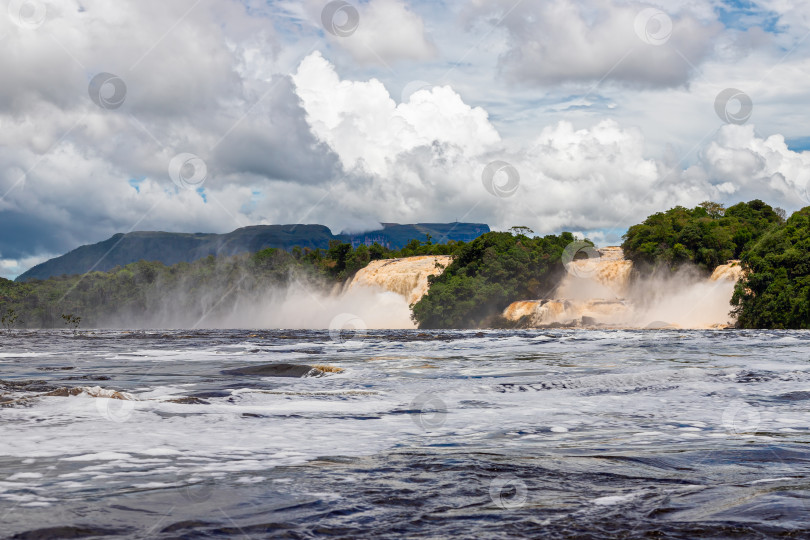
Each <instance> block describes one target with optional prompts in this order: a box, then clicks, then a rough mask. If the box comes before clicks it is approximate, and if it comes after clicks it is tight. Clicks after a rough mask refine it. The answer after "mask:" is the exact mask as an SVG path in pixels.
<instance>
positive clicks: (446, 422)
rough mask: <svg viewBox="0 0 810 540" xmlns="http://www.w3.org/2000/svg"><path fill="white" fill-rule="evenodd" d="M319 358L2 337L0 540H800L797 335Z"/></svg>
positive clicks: (575, 337)
mask: <svg viewBox="0 0 810 540" xmlns="http://www.w3.org/2000/svg"><path fill="white" fill-rule="evenodd" d="M333 338H334V336H330V334H329V333H328V332H325V331H290V330H288V331H173V332H163V331H155V332H140V331H139V332H121V331H97V332H92V331H90V332H84V333H81V334H79V335H76V336H74V335H72V334H71V333H69V332H56V331H53V332H51V331H38V332H19V333H16V334H13V335H10V336H8V335H4V336H2V337H0V345H1V346H2V348H1V349H0V379H2V381H0V396H1V397H0V401H2V402H4V403H3V406H2V407H1V408H0V524H1V525H0V536H2V537H10V538H54V537H57V538H58V537H73V538H76V537H94V538H95V537H107V536H109V537H118V538H189V537H202V538H226V537H227V538H230V537H246V538H267V537H287V538H311V537H316V536H332V537H336V538H376V537H415V536H431V537H463V538H506V537H511V536H529V537H547V538H555V537H559V538H570V537H577V538H604V537H645V536H656V537H665V538H695V537H698V536H701V537H717V538H727V537H767V536H777V535H784V536H791V537H807V536H808V535H810V477H809V475H810V444H808V443H810V429H808V428H809V427H810V333H806V332H791V331H734V330H716V331H676V330H662V331H626V330H612V331H599V330H531V331H484V332H476V331H447V332H443V331H442V332H438V331H437V332H423V331H392V330H380V331H367V332H364V333H363V334H362V335H357V336H348V338H350V339H348V341H344V339H343V338H338V339H333ZM281 363H286V364H296V365H316V364H317V365H328V366H334V367H338V368H342V369H343V371H341V372H336V373H332V372H327V373H319V372H315V371H313V372H311V373H310V375H312V376H304V377H296V376H283V377H282V376H276V375H296V374H297V375H300V374H301V373H302V370H301V369H295V368H284V369H278V370H276V371H274V370H273V368H265V369H264V371H263V372H262V370H259V371H260V373H252V374H250V373H249V374H242V375H240V374H238V370H239V368H247V367H254V368H255V367H258V366H267V365H276V364H281ZM232 370H237V372H236V373H235V372H233V371H232ZM224 371H228V373H223V372H224ZM306 371H307V369H306V368H304V369H303V372H304V373H305V372H306ZM314 375H320V376H314ZM113 391H115V392H118V393H117V394H115V393H113ZM49 394H50V395H49ZM104 396H113V397H114V398H126V399H110V398H109V397H104ZM656 531H660V533H658V532H656Z"/></svg>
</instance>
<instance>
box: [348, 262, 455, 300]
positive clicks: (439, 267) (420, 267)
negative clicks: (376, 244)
mask: <svg viewBox="0 0 810 540" xmlns="http://www.w3.org/2000/svg"><path fill="white" fill-rule="evenodd" d="M451 261H452V257H450V256H448V255H422V256H416V257H405V258H401V259H382V260H379V261H371V262H370V263H369V264H368V266H366V267H365V268H363V269H361V270H359V271H358V272H357V274H356V275H355V276H354V279H353V280H352V281H351V283H350V284H349V287H348V291H352V290H357V289H361V288H372V289H373V288H377V289H383V290H386V291H390V292H395V293H397V294H399V295H401V296H403V297H404V298H405V300H406V301H407V302H408V305H413V304H415V303H416V302H418V301H419V300H420V299H421V298H422V297H423V296H424V295H425V293H426V292H427V290H428V276H432V275H436V274H441V273H442V272H443V271H444V269H445V268H446V267H447V265H449V264H450V262H451Z"/></svg>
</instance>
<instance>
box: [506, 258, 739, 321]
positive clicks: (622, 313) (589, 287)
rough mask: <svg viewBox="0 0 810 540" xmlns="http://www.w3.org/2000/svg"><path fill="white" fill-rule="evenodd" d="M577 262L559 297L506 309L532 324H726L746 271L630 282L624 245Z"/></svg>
mask: <svg viewBox="0 0 810 540" xmlns="http://www.w3.org/2000/svg"><path fill="white" fill-rule="evenodd" d="M597 251H598V253H599V257H593V258H588V259H581V260H576V261H572V262H571V263H570V265H569V267H568V273H567V274H566V276H565V277H564V278H563V280H562V282H561V283H560V286H559V287H558V288H557V291H556V292H555V295H554V298H549V299H538V300H522V301H519V302H514V303H513V304H511V305H510V306H508V307H507V308H506V310H504V312H503V317H504V318H506V319H508V320H510V321H520V320H521V319H522V322H523V323H525V324H527V325H528V326H530V327H543V326H580V327H594V326H601V327H615V328H647V327H650V325H651V324H652V325H654V326H656V327H661V325H662V323H663V322H664V321H665V322H666V324H664V326H668V327H674V328H722V327H727V326H729V325H731V324H732V321H731V320H730V319H731V317H730V316H729V311H730V309H731V306H730V305H729V301H730V300H731V295H732V293H733V291H734V285H735V283H736V282H737V280H738V279H739V278H740V277H741V276H742V267H741V266H740V262H739V261H728V262H727V263H726V264H723V265H720V266H718V267H717V268H716V269H715V270H714V272H713V273H712V275H711V277H710V278H709V279H702V278H695V276H694V274H693V273H689V272H680V273H676V274H674V275H671V276H667V277H665V278H660V277H656V278H644V279H639V280H637V281H634V282H632V283H631V281H630V274H631V272H632V269H633V263H632V261H628V260H626V259H625V258H624V253H623V251H622V249H621V248H620V247H606V248H601V249H599V250H597Z"/></svg>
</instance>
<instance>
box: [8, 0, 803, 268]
mask: <svg viewBox="0 0 810 540" xmlns="http://www.w3.org/2000/svg"><path fill="white" fill-rule="evenodd" d="M765 3H767V2H765V0H762V2H760V4H763V5H764V4H765ZM771 3H772V4H773V6H771V8H772V9H773V10H778V16H779V19H778V20H780V21H787V19H788V18H790V17H793V20H792V21H791V24H790V25H787V26H785V28H788V30H789V32H787V33H786V34H785V35H779V36H774V34H773V33H772V32H767V31H766V30H762V31H754V30H751V29H748V30H745V31H742V30H739V29H736V30H734V32H736V34H733V33H727V34H726V35H724V38H723V39H724V40H725V41H723V43H722V44H721V45H720V48H723V47H725V49H723V50H720V51H719V52H718V51H715V53H712V52H711V51H712V48H711V47H712V39H713V36H714V32H715V31H716V26H715V25H716V24H717V23H716V20H717V15H716V10H715V6H714V4H713V3H712V2H710V1H709V0H690V1H688V2H678V3H671V4H669V3H668V4H667V5H666V6H665V8H666V9H667V10H669V9H671V10H672V12H671V13H670V16H671V19H672V21H673V31H672V35H671V37H669V39H668V40H667V41H666V43H664V44H661V45H658V46H656V45H651V44H649V43H644V42H643V41H642V40H640V39H639V38H638V35H637V34H636V30H635V28H634V24H635V22H636V21H635V16H636V14H637V13H638V12H639V10H641V9H642V8H644V7H648V6H643V5H636V4H628V3H619V1H618V0H615V1H613V2H608V1H606V0H582V1H580V2H563V1H562V0H553V1H551V2H523V3H520V4H518V6H517V7H515V10H514V11H512V12H511V13H509V15H508V16H507V17H506V18H505V19H504V21H503V24H502V25H500V26H499V25H494V26H493V23H496V22H497V21H498V20H499V18H500V17H502V16H503V15H504V14H506V12H507V11H508V9H509V8H511V7H512V6H513V4H509V5H507V4H506V3H505V2H501V1H500V0H476V1H474V2H472V3H471V4H463V5H461V4H431V5H427V4H424V3H420V4H415V5H409V4H406V3H405V2H404V1H401V0H371V1H370V2H357V3H355V4H353V5H354V6H355V7H356V9H358V13H359V16H360V21H359V26H358V28H357V30H356V32H354V33H353V34H352V35H350V36H345V37H338V36H335V35H332V34H330V33H329V32H326V31H324V29H323V27H322V26H321V21H320V13H321V10H322V9H323V7H324V4H325V3H324V2H315V1H314V0H311V1H310V0H307V1H306V2H303V3H289V2H286V3H285V2H281V3H271V4H268V3H264V2H254V1H252V0H251V1H248V2H243V1H241V0H226V1H223V0H201V1H199V2H196V0H182V1H180V0H178V1H177V2H171V3H169V4H165V3H161V2H158V0H139V1H134V0H122V1H121V2H118V3H116V4H115V5H113V4H110V3H109V2H104V1H102V0H82V2H81V3H80V2H78V1H77V0H66V1H65V2H61V3H47V4H45V5H46V6H47V16H46V17H45V19H44V21H42V24H41V25H39V26H37V25H28V26H29V27H26V25H22V26H21V25H19V24H16V23H15V22H14V21H13V20H12V18H9V17H7V16H6V14H5V13H0V40H2V44H3V47H4V53H3V55H0V70H2V72H3V73H4V80H3V84H2V85H0V126H1V127H2V129H0V227H2V228H3V230H5V231H10V232H9V233H8V234H5V235H2V236H0V272H1V273H4V274H5V275H14V273H16V272H17V269H19V268H22V267H23V266H25V265H26V264H28V263H32V261H36V262H39V259H40V258H41V257H43V256H47V255H51V254H59V253H63V252H65V251H67V250H69V249H73V248H75V247H77V246H78V245H80V244H84V243H90V242H96V241H99V240H102V239H105V238H107V237H109V236H110V235H112V234H113V233H115V232H126V231H129V230H168V231H208V232H225V231H229V230H232V229H234V228H236V227H240V226H247V225H253V224H268V223H299V222H300V223H322V224H325V225H327V226H329V227H331V228H332V229H333V230H335V232H338V231H340V230H343V229H349V230H353V231H358V230H362V229H367V228H373V227H376V226H378V224H379V223H380V222H387V221H399V222H415V221H451V220H454V219H458V220H466V221H481V222H485V223H488V224H490V225H491V226H493V227H496V228H507V227H509V226H512V225H516V224H520V225H527V226H530V227H532V228H533V229H534V230H535V231H537V232H538V233H543V234H546V233H552V232H558V231H559V230H561V229H571V230H575V231H581V232H583V233H585V234H592V235H593V236H594V237H596V238H604V237H605V235H606V233H605V232H604V231H605V230H608V229H616V230H618V231H619V232H618V234H621V228H622V227H626V226H627V225H629V224H632V223H635V222H637V221H639V220H640V219H643V218H644V217H645V216H646V215H648V214H649V213H651V212H654V211H659V210H662V209H665V208H669V207H671V206H673V205H675V204H684V205H693V204H697V203H699V202H700V201H702V200H705V199H718V200H720V201H722V202H737V201H738V200H743V199H750V198H754V197H758V198H762V199H764V200H766V201H769V202H774V203H775V204H782V205H783V206H785V207H786V208H788V209H792V208H796V207H798V206H802V205H804V204H805V201H806V200H807V199H806V198H805V196H806V191H807V190H806V184H807V173H806V172H805V171H807V170H808V169H810V167H808V165H810V163H808V154H807V153H806V152H805V153H798V152H794V151H791V150H790V149H789V147H788V146H787V145H786V143H785V139H784V137H782V136H781V135H778V134H777V135H774V133H785V134H786V135H788V136H789V137H791V138H797V137H802V136H804V135H806V134H805V132H804V128H803V126H804V125H805V124H806V122H802V119H803V116H802V114H803V113H802V111H803V110H804V109H806V107H803V104H804V101H805V99H804V96H805V94H806V91H804V90H806V87H807V86H808V84H810V78H807V77H803V76H802V73H804V72H806V71H807V70H806V69H804V68H805V67H806V64H807V58H806V55H805V54H803V52H802V48H801V47H800V48H797V49H795V50H794V49H791V51H792V52H791V53H790V54H789V55H787V56H785V55H784V51H776V49H775V47H776V46H785V45H786V44H791V43H793V44H795V43H796V42H797V40H796V39H794V38H795V36H796V35H798V34H797V28H799V27H800V24H799V23H800V21H801V20H802V19H801V15H802V13H804V12H795V11H791V10H790V9H789V7H785V5H782V4H779V3H776V2H771ZM661 5H663V4H662V3H661ZM417 10H418V14H417ZM763 10H765V8H764V7H763ZM763 12H764V11H763ZM423 17H424V19H423ZM464 20H466V21H468V22H470V24H471V25H472V26H470V27H467V28H466V30H465V28H463V27H462V25H460V24H459V21H464ZM17 22H19V21H17ZM30 26H33V27H30ZM448 29H450V30H452V31H451V32H447V30H448ZM763 32H764V34H763ZM732 34H733V35H732ZM448 35H450V36H451V38H448V37H447V36H448ZM749 38H750V39H749ZM463 39H469V40H471V42H469V43H466V42H465V43H455V41H456V40H459V41H463ZM434 40H435V41H436V43H438V45H434V43H433V41H434ZM448 40H452V41H454V43H452V44H451V45H452V47H449V50H450V51H451V52H450V53H448V52H447V50H448V44H449V42H448ZM780 40H781V41H780ZM791 40H792V41H791ZM775 43H776V44H781V45H774V44H775ZM312 51H316V52H312ZM628 51H629V53H628ZM775 51H776V52H775ZM625 53H627V56H626V58H624V57H623V56H622V55H625ZM777 53H778V54H779V55H781V56H778V57H777V56H773V55H775V54H777ZM442 54H445V56H442ZM673 54H674V55H676V56H677V58H674V59H673V57H671V56H672V55H673ZM681 54H682V55H683V56H684V57H685V58H686V59H687V60H689V61H690V62H691V63H692V65H694V66H695V67H697V68H698V69H699V70H702V74H701V76H700V77H699V78H696V79H695V80H693V81H692V82H691V83H690V84H688V85H682V84H681V83H683V82H684V81H686V80H687V78H688V76H689V75H690V69H691V67H689V62H686V61H685V60H684V58H681V56H680V55H681ZM707 55H709V56H711V60H709V61H703V63H701V61H702V60H704V59H705V58H707ZM782 56H784V58H782ZM622 58H624V59H623V60H622V61H621V62H619V63H618V64H616V65H615V67H614V63H616V61H617V60H619V59H622ZM775 58H776V60H774V59H775ZM777 60H778V61H777ZM448 63H451V64H450V65H451V66H452V67H451V68H450V69H449V70H448V69H447V65H448ZM392 66H393V67H395V68H396V72H394V71H392V69H389V68H391V67H392ZM498 66H500V69H501V70H502V72H503V73H506V74H507V75H508V78H506V77H502V76H498V72H497V70H498ZM611 67H614V69H613V70H612V71H610V73H609V74H608V77H607V78H608V79H609V80H614V81H616V82H617V83H620V84H619V85H612V86H611V85H604V86H605V87H604V88H603V86H599V88H598V89H597V90H596V91H594V92H593V93H592V94H591V95H588V96H584V97H583V96H581V95H580V96H576V95H574V96H572V95H571V92H570V91H569V90H570V88H571V84H570V83H572V82H577V81H580V82H585V84H587V85H589V86H590V85H594V84H595V83H596V82H598V80H599V78H601V77H602V76H603V75H604V74H605V71H606V70H608V69H609V68H611ZM428 68H429V69H431V70H433V71H432V72H431V73H433V74H436V73H437V70H439V71H440V72H444V73H445V75H444V76H442V75H441V73H438V74H437V75H436V76H435V77H433V76H431V73H423V72H422V69H428ZM771 68H772V69H771ZM100 72H109V73H112V74H114V75H116V76H118V77H120V79H121V80H122V81H123V82H124V83H125V84H126V90H127V93H126V99H125V100H124V101H123V103H122V104H121V106H120V107H119V108H115V109H105V108H102V107H100V106H99V105H98V104H97V103H94V101H93V99H91V98H90V95H89V89H88V83H89V82H90V81H91V79H93V77H94V76H95V75H96V74H98V73H100ZM764 72H767V78H766V80H764V81H759V79H762V78H763V76H762V73H764ZM787 79H790V82H791V84H781V83H780V84H775V83H779V81H783V80H787ZM419 80H433V81H434V82H435V83H438V84H437V85H435V86H432V85H426V86H422V85H421V84H415V83H414V84H412V85H411V86H410V87H408V86H407V85H405V82H406V81H419ZM514 81H519V82H522V83H528V84H527V85H513V84H511V82H514ZM758 81H759V82H758ZM538 84H540V85H545V86H546V87H550V88H551V87H553V94H546V93H543V95H542V96H539V97H538V96H537V95H536V94H537V92H538V90H537V85H538ZM403 85H405V86H406V88H407V91H404V92H403V90H402V88H403ZM673 85H679V86H677V87H673V88H668V89H666V88H664V89H662V88H661V87H666V86H673ZM608 86H609V87H610V90H608V88H607V87H608ZM729 86H734V87H738V88H742V89H744V90H746V91H747V92H749V93H750V94H751V95H752V97H753V98H754V102H755V114H754V116H753V117H752V119H751V121H752V122H753V121H756V122H757V125H758V126H759V128H760V129H761V130H762V131H763V133H767V135H760V134H759V133H757V131H756V130H755V129H754V128H753V127H750V126H748V127H746V126H743V127H740V126H727V127H724V128H722V129H720V130H719V131H717V132H716V133H714V135H712V133H713V130H716V129H717V126H718V125H720V119H718V118H717V117H716V115H715V114H714V111H713V109H712V104H713V99H714V96H715V95H716V94H717V92H718V91H719V89H722V88H726V87H729ZM107 90H109V88H108V89H107ZM414 90H415V91H414ZM542 92H545V89H543V90H542ZM611 92H612V95H611ZM403 94H404V96H403ZM392 96H395V97H396V98H395V97H392ZM400 96H403V97H402V98H400ZM555 96H559V99H557V97H555ZM108 97H109V96H108ZM97 101H98V100H97ZM557 103H563V104H568V105H566V106H562V105H559V106H557V105H555V104H557ZM571 104H574V106H571ZM594 104H597V105H598V104H602V105H604V106H600V107H596V106H594ZM786 111H788V112H789V114H786V113H785V112H786ZM505 117H508V118H505ZM514 125H518V126H519V129H518V130H517V131H511V132H510V131H509V128H510V127H512V126H514ZM667 144H673V146H678V147H679V148H683V149H685V148H690V147H694V148H695V151H692V152H691V153H690V155H691V156H696V157H690V158H689V162H688V168H687V169H686V170H684V167H685V165H684V164H683V163H681V162H680V161H678V159H674V158H673V159H669V158H665V157H664V158H662V157H661V156H662V155H664V156H666V155H667V154H666V153H665V152H663V151H662V148H663V147H664V146H665V145H667ZM180 153H191V154H195V155H197V156H199V157H200V158H201V159H202V160H203V161H204V162H205V165H206V170H207V177H206V179H205V182H204V183H203V184H202V186H201V188H200V189H197V190H187V189H181V188H180V187H178V186H177V185H175V183H173V182H172V180H171V179H170V177H169V173H168V165H169V163H170V162H171V160H172V159H173V158H174V157H175V156H176V155H178V154H180ZM673 153H674V154H675V155H677V156H680V155H681V154H682V152H681V151H680V150H678V151H673ZM495 161H502V162H506V163H509V164H510V165H511V166H512V167H514V170H515V171H517V173H518V174H519V177H520V181H519V182H520V183H519V186H518V188H517V190H516V192H515V193H514V194H512V195H511V196H505V197H499V196H496V195H493V193H495V194H497V193H499V191H498V189H493V188H492V186H489V187H490V189H489V190H487V189H486V188H485V186H484V182H483V180H482V172H483V171H484V170H485V168H486V167H487V165H488V164H490V163H491V162H495ZM502 180H503V173H502V172H501V173H498V174H497V175H495V177H494V180H493V182H494V181H497V182H501V181H502ZM507 195H508V194H507Z"/></svg>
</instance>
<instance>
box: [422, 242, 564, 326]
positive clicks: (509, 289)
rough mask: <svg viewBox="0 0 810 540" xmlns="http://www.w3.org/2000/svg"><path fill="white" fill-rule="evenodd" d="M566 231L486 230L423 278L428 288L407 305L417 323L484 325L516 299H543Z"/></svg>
mask: <svg viewBox="0 0 810 540" xmlns="http://www.w3.org/2000/svg"><path fill="white" fill-rule="evenodd" d="M573 241H574V236H573V235H572V234H571V233H563V234H561V235H560V236H553V235H549V236H545V237H543V238H529V239H527V238H526V237H525V236H515V235H513V234H512V233H508V232H489V233H486V234H484V235H482V236H480V237H478V238H477V239H475V240H473V241H472V242H470V243H468V244H465V245H463V246H462V247H461V248H460V249H458V250H457V251H455V252H454V258H453V262H452V263H450V265H449V266H448V267H447V268H446V269H445V271H444V272H443V273H442V274H441V275H438V276H431V277H430V278H428V282H429V284H430V287H429V289H428V293H427V294H426V295H425V296H423V297H422V299H421V300H420V301H419V302H417V303H416V304H414V306H413V320H414V321H415V322H416V323H418V325H419V327H420V328H476V327H481V326H489V325H491V323H492V322H493V321H495V320H496V319H497V318H498V317H499V316H500V314H501V313H502V312H503V310H504V309H505V308H506V307H507V306H508V305H509V304H511V303H512V302H514V301H516V300H526V299H529V298H547V297H548V296H549V295H550V294H551V293H552V292H553V291H554V289H556V287H557V285H558V283H559V281H560V279H561V277H562V276H563V275H564V274H565V269H564V267H563V265H562V263H561V257H562V254H563V250H564V249H565V247H566V246H567V245H568V244H570V243H571V242H573Z"/></svg>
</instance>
